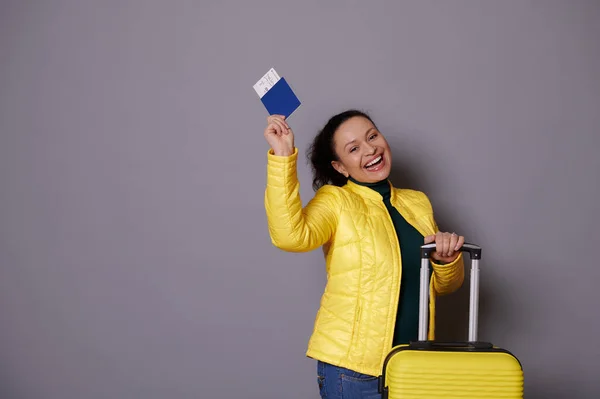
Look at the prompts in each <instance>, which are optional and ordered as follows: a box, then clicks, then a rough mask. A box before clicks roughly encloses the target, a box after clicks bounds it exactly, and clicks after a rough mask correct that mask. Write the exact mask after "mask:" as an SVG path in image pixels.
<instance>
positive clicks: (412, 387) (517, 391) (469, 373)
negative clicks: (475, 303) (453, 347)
mask: <svg viewBox="0 0 600 399" xmlns="http://www.w3.org/2000/svg"><path fill="white" fill-rule="evenodd" d="M384 384H385V386H386V387H387V390H388V392H387V394H388V396H387V397H388V399H425V398H427V399H437V398H444V399H459V398H461V399H463V398H464V399H466V398H478V399H521V398H523V370H522V368H521V365H520V363H519V361H518V360H517V359H516V358H515V357H514V356H512V355H511V354H510V353H505V352H500V351H494V352H476V351H448V352H446V351H441V350H432V351H427V350H411V349H405V350H401V351H398V352H396V353H394V354H393V355H392V356H391V357H390V359H389V361H388V362H387V364H386V370H385V383H384Z"/></svg>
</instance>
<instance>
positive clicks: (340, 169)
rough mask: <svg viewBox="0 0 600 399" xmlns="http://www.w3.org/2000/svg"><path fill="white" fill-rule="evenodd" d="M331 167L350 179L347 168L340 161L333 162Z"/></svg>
mask: <svg viewBox="0 0 600 399" xmlns="http://www.w3.org/2000/svg"><path fill="white" fill-rule="evenodd" d="M331 166H333V168H334V169H335V170H337V171H338V172H339V173H340V174H342V175H344V176H346V177H348V176H349V175H348V171H347V170H346V168H344V165H342V164H341V163H340V162H338V161H331Z"/></svg>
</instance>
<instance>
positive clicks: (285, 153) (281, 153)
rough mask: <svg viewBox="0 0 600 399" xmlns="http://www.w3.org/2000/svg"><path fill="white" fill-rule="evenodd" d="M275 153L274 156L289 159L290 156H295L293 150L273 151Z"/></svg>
mask: <svg viewBox="0 0 600 399" xmlns="http://www.w3.org/2000/svg"><path fill="white" fill-rule="evenodd" d="M271 150H272V152H273V155H275V156H278V157H289V156H290V155H293V154H294V149H293V148H292V149H291V150H289V149H288V150H280V149H277V150H275V149H271Z"/></svg>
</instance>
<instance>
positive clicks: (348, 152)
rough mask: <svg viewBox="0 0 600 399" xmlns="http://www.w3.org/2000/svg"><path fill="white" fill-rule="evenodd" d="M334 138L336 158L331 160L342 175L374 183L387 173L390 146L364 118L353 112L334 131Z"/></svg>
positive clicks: (390, 160) (385, 176) (389, 163)
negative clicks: (353, 114) (351, 115)
mask: <svg viewBox="0 0 600 399" xmlns="http://www.w3.org/2000/svg"><path fill="white" fill-rule="evenodd" d="M333 142H334V149H335V152H336V154H337V156H338V158H339V161H332V162H331V164H332V165H333V167H334V168H335V169H336V170H337V171H338V172H339V173H341V174H343V175H344V176H346V177H348V176H351V177H352V178H354V179H355V180H358V181H360V182H363V183H375V182H378V181H381V180H385V179H387V178H388V176H389V175H390V171H391V166H392V154H391V150H390V146H389V145H388V143H387V141H386V139H385V137H383V135H382V134H381V133H380V132H379V131H378V130H377V128H376V127H375V126H374V125H373V123H371V121H370V120H368V119H367V118H364V117H360V116H355V117H353V118H350V119H348V120H347V121H346V122H344V123H342V124H341V125H340V127H339V128H338V130H336V132H335V134H334V135H333Z"/></svg>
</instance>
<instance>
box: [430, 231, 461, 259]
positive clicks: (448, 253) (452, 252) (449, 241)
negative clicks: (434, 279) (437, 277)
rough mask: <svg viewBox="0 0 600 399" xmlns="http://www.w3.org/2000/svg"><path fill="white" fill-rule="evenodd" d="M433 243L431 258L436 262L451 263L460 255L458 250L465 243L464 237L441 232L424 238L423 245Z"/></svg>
mask: <svg viewBox="0 0 600 399" xmlns="http://www.w3.org/2000/svg"><path fill="white" fill-rule="evenodd" d="M434 241H435V252H432V254H431V257H432V258H433V259H434V260H436V261H438V262H444V263H451V262H454V261H455V260H456V258H457V257H458V255H460V248H461V247H462V246H463V244H464V243H465V237H463V236H459V235H458V234H456V233H448V232H445V233H442V232H441V231H438V232H437V233H436V234H435V235H430V236H427V237H425V244H430V243H432V242H434Z"/></svg>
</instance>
